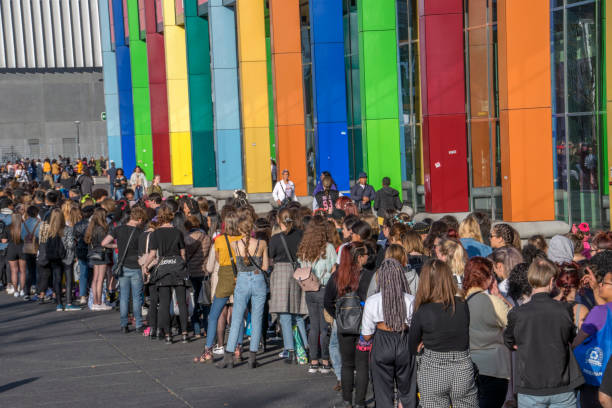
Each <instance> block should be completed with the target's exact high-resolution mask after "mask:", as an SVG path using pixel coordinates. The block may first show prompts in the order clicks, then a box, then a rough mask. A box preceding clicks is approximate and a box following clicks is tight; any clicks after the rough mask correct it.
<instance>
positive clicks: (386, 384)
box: [342, 330, 505, 408]
mask: <svg viewBox="0 0 612 408" xmlns="http://www.w3.org/2000/svg"><path fill="white" fill-rule="evenodd" d="M371 358H372V363H371V367H372V383H373V386H374V395H375V398H376V408H392V407H393V395H394V387H395V386H396V385H397V394H398V398H399V400H400V401H401V403H402V405H403V406H404V407H414V406H416V363H415V357H414V356H413V355H412V354H411V353H410V348H409V347H408V331H404V332H388V331H383V330H377V331H376V334H374V340H373V341H372V355H371ZM342 365H343V367H344V360H343V361H342ZM342 377H343V379H344V368H343V370H342ZM504 395H505V393H504Z"/></svg>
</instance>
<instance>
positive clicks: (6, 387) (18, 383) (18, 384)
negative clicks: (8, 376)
mask: <svg viewBox="0 0 612 408" xmlns="http://www.w3.org/2000/svg"><path fill="white" fill-rule="evenodd" d="M38 378H39V377H30V378H26V379H25V380H19V381H13V382H11V383H8V384H5V385H1V386H0V393H3V392H5V391H9V390H12V389H13V388H17V387H21V386H22V385H26V384H29V383H31V382H33V381H36V380H38Z"/></svg>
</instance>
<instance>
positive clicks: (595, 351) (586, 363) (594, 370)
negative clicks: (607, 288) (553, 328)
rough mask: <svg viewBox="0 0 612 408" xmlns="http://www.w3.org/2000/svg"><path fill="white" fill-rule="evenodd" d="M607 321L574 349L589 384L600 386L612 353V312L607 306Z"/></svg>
mask: <svg viewBox="0 0 612 408" xmlns="http://www.w3.org/2000/svg"><path fill="white" fill-rule="evenodd" d="M606 309H607V312H608V313H607V316H606V323H605V324H604V326H603V327H602V328H601V330H599V331H598V332H597V333H596V334H595V335H594V336H590V337H588V338H587V339H586V340H585V341H583V342H582V343H581V344H580V345H579V346H578V347H576V348H575V349H574V355H575V356H576V360H577V361H578V365H579V366H580V370H582V375H583V376H584V380H585V381H586V383H587V384H589V385H593V386H596V387H599V386H600V385H601V379H602V377H603V374H604V371H606V365H607V364H608V361H609V360H610V355H612V312H610V308H608V307H607V306H606Z"/></svg>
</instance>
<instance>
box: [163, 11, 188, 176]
mask: <svg viewBox="0 0 612 408" xmlns="http://www.w3.org/2000/svg"><path fill="white" fill-rule="evenodd" d="M163 12H164V49H165V53H166V86H167V92H168V130H169V134H170V162H171V168H172V184H174V185H188V184H192V183H193V170H192V165H191V162H192V160H191V129H190V123H189V91H188V81H187V55H186V54H187V49H186V48H187V44H186V41H185V29H184V28H183V27H180V26H178V25H176V14H175V1H174V0H163Z"/></svg>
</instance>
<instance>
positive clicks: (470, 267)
mask: <svg viewBox="0 0 612 408" xmlns="http://www.w3.org/2000/svg"><path fill="white" fill-rule="evenodd" d="M492 277H493V262H491V261H490V260H488V259H487V258H483V257H480V256H475V257H473V258H471V259H470V260H469V261H468V262H467V264H466V265H465V271H464V279H463V285H462V286H463V290H464V291H465V292H467V291H468V290H469V289H470V288H475V287H478V288H482V289H486V288H487V287H488V286H489V284H490V283H491V278H492Z"/></svg>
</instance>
